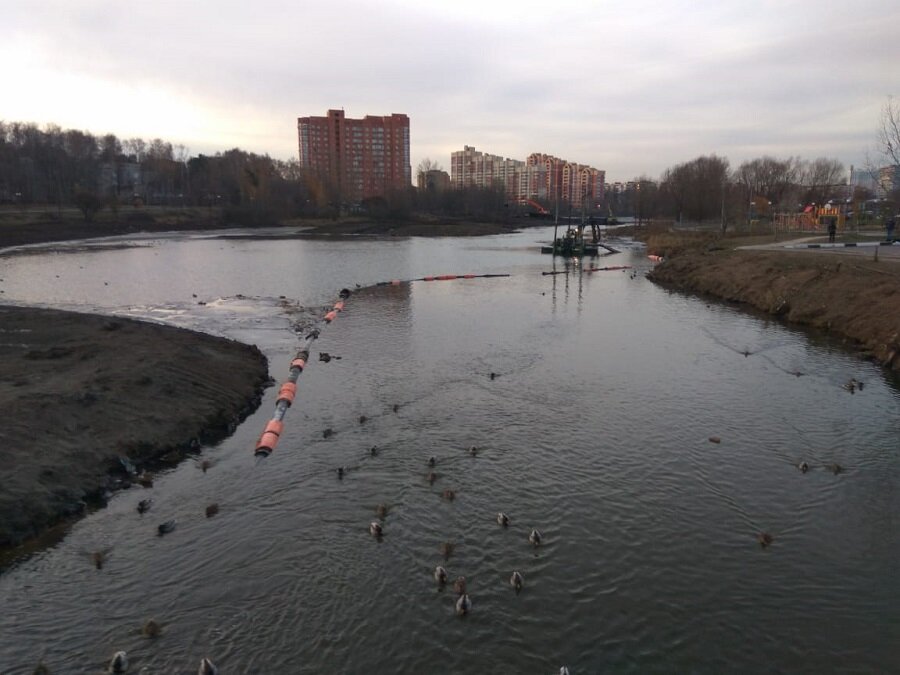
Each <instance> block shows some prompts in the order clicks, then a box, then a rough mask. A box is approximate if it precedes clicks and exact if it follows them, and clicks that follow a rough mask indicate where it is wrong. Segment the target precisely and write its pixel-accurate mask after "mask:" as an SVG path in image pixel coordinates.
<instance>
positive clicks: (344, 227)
mask: <svg viewBox="0 0 900 675" xmlns="http://www.w3.org/2000/svg"><path fill="white" fill-rule="evenodd" d="M546 222H547V221H543V220H530V219H528V218H512V219H510V220H509V221H508V222H503V223H497V222H480V221H474V220H465V219H454V218H432V217H426V216H422V217H416V218H412V219H409V220H406V221H391V220H375V219H368V218H361V217H347V218H341V219H337V220H330V219H322V218H318V219H303V218H292V219H289V220H281V221H277V222H269V223H265V224H255V225H248V224H246V223H239V222H226V221H225V220H224V219H223V218H222V214H221V213H219V212H216V211H207V210H204V209H175V208H152V207H141V208H131V207H127V208H123V209H120V211H119V213H118V214H112V213H103V214H100V216H98V217H97V218H96V220H94V221H91V222H88V221H85V220H84V219H83V218H82V217H81V216H79V215H76V214H74V213H72V212H71V210H70V211H67V212H62V213H57V212H55V211H54V210H53V209H52V208H49V207H48V208H32V209H30V210H27V211H22V210H16V211H13V210H11V209H0V249H5V248H11V247H18V246H26V245H30V244H48V243H53V242H60V241H70V240H77V239H93V238H98V237H111V236H120V235H129V234H139V233H154V232H188V231H210V230H230V229H235V230H246V229H250V230H254V229H264V228H270V227H293V228H298V229H300V228H302V229H303V233H302V234H303V235H304V236H310V237H342V236H351V235H370V236H396V237H472V236H485V235H493V234H504V233H508V232H515V231H516V230H519V229H522V228H524V227H536V226H541V225H544V224H546Z"/></svg>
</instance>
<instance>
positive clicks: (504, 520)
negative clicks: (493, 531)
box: [497, 511, 509, 527]
mask: <svg viewBox="0 0 900 675" xmlns="http://www.w3.org/2000/svg"><path fill="white" fill-rule="evenodd" d="M497 524H499V525H502V526H503V527H509V516H507V515H506V514H505V513H503V511H501V512H500V513H498V514H497Z"/></svg>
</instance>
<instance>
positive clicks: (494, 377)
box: [491, 373, 499, 380]
mask: <svg viewBox="0 0 900 675" xmlns="http://www.w3.org/2000/svg"><path fill="white" fill-rule="evenodd" d="M498 377H499V375H497V373H491V379H492V380H496V379H497V378H498Z"/></svg>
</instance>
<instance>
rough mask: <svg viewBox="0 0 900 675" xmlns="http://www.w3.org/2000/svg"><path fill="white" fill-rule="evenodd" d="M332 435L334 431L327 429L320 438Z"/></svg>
mask: <svg viewBox="0 0 900 675" xmlns="http://www.w3.org/2000/svg"><path fill="white" fill-rule="evenodd" d="M333 435H334V429H332V428H331V427H329V428H328V429H325V430H324V431H323V432H322V438H329V437H331V436H333Z"/></svg>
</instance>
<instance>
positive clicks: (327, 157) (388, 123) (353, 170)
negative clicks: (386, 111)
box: [297, 110, 412, 204]
mask: <svg viewBox="0 0 900 675" xmlns="http://www.w3.org/2000/svg"><path fill="white" fill-rule="evenodd" d="M297 132H298V136H299V139H300V166H301V167H302V168H304V169H307V170H309V171H311V172H312V173H313V174H315V175H316V176H318V177H319V178H320V180H322V181H323V182H324V183H325V185H326V187H328V188H329V189H331V190H333V191H334V193H335V195H336V198H337V200H338V201H339V202H341V203H345V204H346V203H354V202H359V201H361V200H363V199H366V198H368V197H378V196H384V195H385V194H387V193H388V192H390V191H391V190H405V189H406V188H408V187H410V186H411V185H412V167H411V166H410V160H409V117H407V116H406V115H401V114H393V115H386V116H383V117H378V116H373V115H366V116H365V117H364V118H363V119H351V118H349V117H346V116H345V115H344V111H343V110H329V111H328V114H327V115H325V116H324V117H300V118H299V119H298V120H297Z"/></svg>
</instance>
